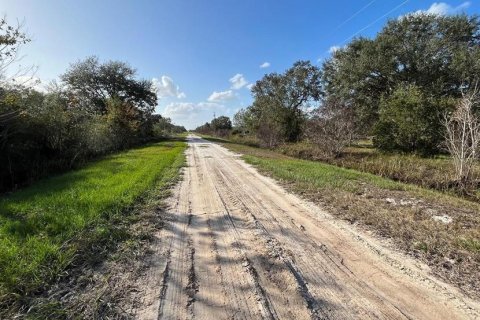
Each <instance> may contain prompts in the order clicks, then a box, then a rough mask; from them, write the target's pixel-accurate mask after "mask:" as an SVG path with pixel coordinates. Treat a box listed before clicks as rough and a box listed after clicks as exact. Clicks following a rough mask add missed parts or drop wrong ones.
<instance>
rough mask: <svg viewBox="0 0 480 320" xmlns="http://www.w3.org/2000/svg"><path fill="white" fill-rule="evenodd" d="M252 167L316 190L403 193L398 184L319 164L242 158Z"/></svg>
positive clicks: (373, 176)
mask: <svg viewBox="0 0 480 320" xmlns="http://www.w3.org/2000/svg"><path fill="white" fill-rule="evenodd" d="M244 159H245V160H246V161H247V162H248V163H250V164H253V165H256V166H259V167H261V168H262V169H264V170H267V171H269V172H271V173H273V174H274V175H275V177H277V178H280V179H282V180H286V181H296V182H300V183H307V184H309V185H311V186H313V187H315V188H320V189H334V190H345V191H349V192H356V191H358V189H359V187H360V186H361V185H362V183H367V182H368V183H371V184H374V185H376V186H378V187H380V188H385V189H389V190H405V188H406V186H405V185H404V184H401V183H397V182H394V181H392V180H389V179H384V178H381V177H378V176H375V175H373V174H368V173H363V172H359V171H356V170H350V169H345V168H340V167H337V166H334V165H330V164H325V163H321V162H314V161H308V160H301V159H292V158H289V159H271V158H270V159H265V158H259V157H257V156H249V155H246V156H244Z"/></svg>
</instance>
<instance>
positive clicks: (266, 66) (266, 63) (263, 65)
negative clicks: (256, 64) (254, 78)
mask: <svg viewBox="0 0 480 320" xmlns="http://www.w3.org/2000/svg"><path fill="white" fill-rule="evenodd" d="M268 67H270V62H264V63H262V64H261V65H260V68H261V69H265V68H268Z"/></svg>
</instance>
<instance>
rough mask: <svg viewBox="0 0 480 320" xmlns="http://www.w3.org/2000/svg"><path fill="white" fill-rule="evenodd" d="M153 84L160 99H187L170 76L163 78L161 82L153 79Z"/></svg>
mask: <svg viewBox="0 0 480 320" xmlns="http://www.w3.org/2000/svg"><path fill="white" fill-rule="evenodd" d="M152 83H153V87H154V89H155V90H156V91H157V95H158V97H159V98H165V97H176V98H178V99H182V98H185V97H186V95H185V93H184V92H181V91H180V87H179V86H177V85H176V84H175V83H174V82H173V80H172V78H170V77H168V76H162V77H161V78H160V80H159V79H157V78H153V79H152Z"/></svg>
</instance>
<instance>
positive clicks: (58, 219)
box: [0, 141, 186, 310]
mask: <svg viewBox="0 0 480 320" xmlns="http://www.w3.org/2000/svg"><path fill="white" fill-rule="evenodd" d="M185 147H186V144H185V143H184V142H180V141H176V142H175V141H170V142H161V143H156V144H152V145H149V146H146V147H141V148H136V149H132V150H129V151H127V152H123V153H119V154H116V155H112V156H109V157H106V158H105V159H103V160H100V161H96V162H94V163H91V164H90V165H88V166H86V167H84V168H82V169H80V170H77V171H73V172H69V173H66V174H63V175H60V176H56V177H52V178H49V179H45V180H41V181H38V182H37V183H36V184H34V185H32V186H31V187H29V188H26V189H24V190H21V191H18V192H15V193H13V194H10V195H8V196H4V197H3V198H1V199H0V306H1V308H0V309H2V310H6V309H7V308H9V307H11V306H14V305H18V304H22V303H25V301H26V300H28V299H29V298H30V297H32V296H34V295H36V294H39V293H41V292H43V291H45V290H46V288H47V287H48V284H50V283H52V282H53V281H54V280H55V279H58V277H59V276H61V275H62V273H63V272H64V270H66V268H67V267H69V266H72V265H76V264H79V263H84V262H85V260H88V259H92V260H98V255H97V253H98V250H97V249H98V248H105V247H106V246H107V244H108V243H112V242H113V243H114V242H117V241H119V240H125V239H126V238H127V234H126V233H125V230H124V228H118V225H120V224H121V223H122V222H125V221H126V220H127V219H129V217H130V216H131V208H132V206H133V205H134V204H135V203H137V202H138V201H139V200H141V198H142V196H145V194H147V193H148V190H149V189H151V188H153V187H155V188H160V187H162V186H166V185H167V184H168V183H169V182H171V181H172V180H173V179H174V178H175V177H176V176H177V175H178V172H179V168H180V166H181V165H182V164H183V158H184V156H183V150H184V149H185Z"/></svg>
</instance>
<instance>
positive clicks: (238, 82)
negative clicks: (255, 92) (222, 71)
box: [228, 73, 248, 90]
mask: <svg viewBox="0 0 480 320" xmlns="http://www.w3.org/2000/svg"><path fill="white" fill-rule="evenodd" d="M228 81H230V83H231V84H232V86H231V88H232V89H233V90H238V89H241V88H243V87H245V86H246V85H247V84H248V81H247V80H246V79H245V77H244V76H243V74H241V73H237V74H236V75H234V76H233V77H231V78H230V80H228Z"/></svg>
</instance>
